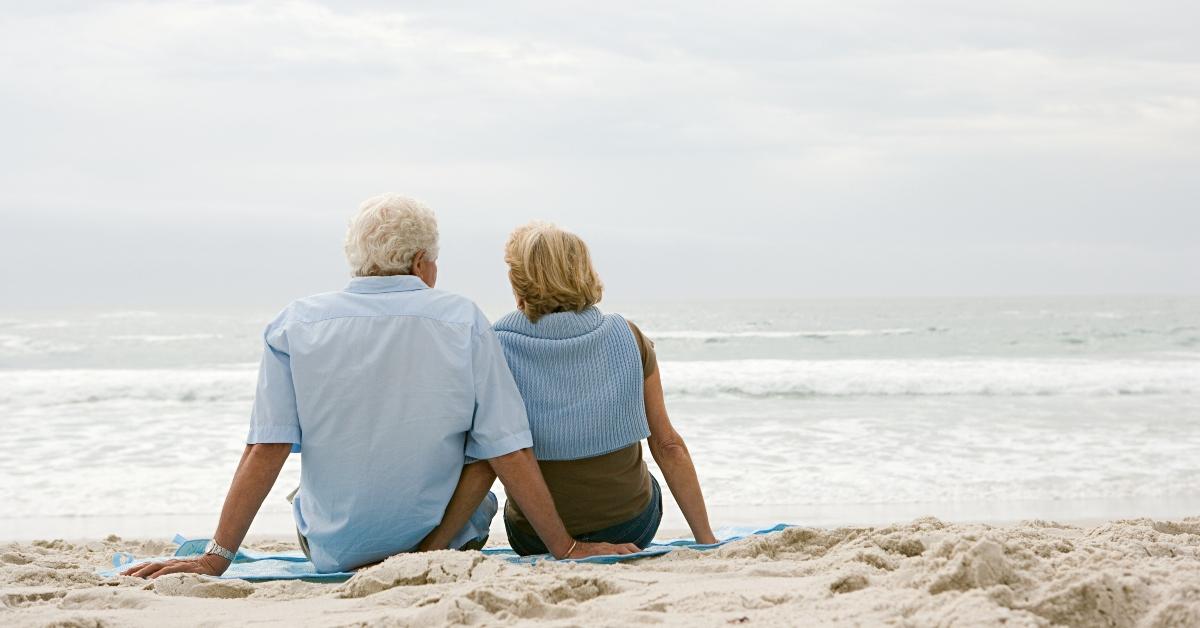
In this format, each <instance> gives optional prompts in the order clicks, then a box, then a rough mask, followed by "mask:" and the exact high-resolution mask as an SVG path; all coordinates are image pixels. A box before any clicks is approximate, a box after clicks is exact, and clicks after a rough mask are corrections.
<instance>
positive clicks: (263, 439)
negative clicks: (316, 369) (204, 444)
mask: <svg viewBox="0 0 1200 628" xmlns="http://www.w3.org/2000/svg"><path fill="white" fill-rule="evenodd" d="M263 339H264V346H263V357H262V364H261V365H260V366H259V368H258V389H257V390H256V391H255V394H254V409H253V410H252V411H251V413H250V433H249V434H248V435H247V436H246V444H247V445H253V444H256V443H291V444H292V452H293V453H295V452H298V451H300V416H299V414H297V412H296V388H295V386H294V385H293V384H292V360H291V356H290V355H288V353H287V342H286V336H285V335H284V333H283V332H282V331H281V330H279V329H278V328H277V327H275V326H274V325H271V326H268V327H267V331H266V333H264V334H263Z"/></svg>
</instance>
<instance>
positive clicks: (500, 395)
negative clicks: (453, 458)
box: [465, 327, 533, 463]
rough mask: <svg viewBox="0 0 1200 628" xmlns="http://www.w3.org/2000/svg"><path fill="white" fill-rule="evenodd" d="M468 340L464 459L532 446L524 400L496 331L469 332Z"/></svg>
mask: <svg viewBox="0 0 1200 628" xmlns="http://www.w3.org/2000/svg"><path fill="white" fill-rule="evenodd" d="M471 343H472V347H471V352H472V356H471V357H472V364H473V366H472V368H473V369H474V375H475V415H474V417H473V418H472V421H471V430H470V431H469V432H468V433H467V446H466V452H465V453H466V459H467V462H468V463H469V462H474V461H476V460H484V459H487V458H495V457H497V456H503V455H505V454H510V453H512V452H514V451H519V450H521V449H526V448H529V447H533V435H532V434H531V433H530V432H529V418H528V417H527V416H526V414H525V401H524V400H522V399H521V392H520V391H519V390H517V383H516V382H515V381H513V376H512V372H511V371H509V370H508V363H507V362H505V361H504V351H503V349H501V348H500V340H499V339H498V338H496V333H495V332H494V331H492V330H491V328H490V327H485V328H483V329H482V330H480V331H479V332H477V333H475V334H474V335H473V338H472V341H471Z"/></svg>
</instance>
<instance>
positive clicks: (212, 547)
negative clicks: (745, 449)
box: [204, 541, 237, 563]
mask: <svg viewBox="0 0 1200 628" xmlns="http://www.w3.org/2000/svg"><path fill="white" fill-rule="evenodd" d="M204 553H205V554H216V555H217V556H220V557H221V558H224V559H225V560H227V561H229V562H231V563H232V562H233V559H235V558H237V554H236V553H234V552H231V551H229V550H227V549H225V548H224V547H221V546H220V545H217V542H216V541H209V542H208V546H207V547H205V548H204Z"/></svg>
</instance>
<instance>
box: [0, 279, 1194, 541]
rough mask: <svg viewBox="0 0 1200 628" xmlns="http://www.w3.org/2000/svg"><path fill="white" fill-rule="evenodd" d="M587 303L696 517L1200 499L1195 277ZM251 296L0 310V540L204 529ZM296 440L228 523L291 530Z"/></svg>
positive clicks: (256, 339) (669, 520) (828, 521)
mask: <svg viewBox="0 0 1200 628" xmlns="http://www.w3.org/2000/svg"><path fill="white" fill-rule="evenodd" d="M602 309H607V305H605V304H602ZM612 310H613V311H618V312H621V313H622V314H624V315H626V317H627V318H630V319H631V320H633V321H635V322H637V323H638V324H639V325H640V326H641V327H642V329H643V330H644V331H645V332H646V334H647V335H648V336H649V337H650V338H651V339H653V340H654V342H655V344H656V349H657V352H658V357H659V360H660V367H661V369H662V377H663V382H664V387H665V390H666V395H667V404H668V409H669V411H670V413H671V417H672V421H673V422H674V424H675V426H676V428H677V429H678V431H679V432H680V433H681V434H682V435H683V436H684V438H685V439H686V441H687V443H688V446H689V449H690V450H691V452H692V456H693V458H694V459H695V461H696V465H697V470H698V473H699V475H700V478H701V482H702V485H703V487H704V491H705V494H706V497H707V500H708V503H709V505H710V511H711V514H712V519H713V522H714V524H716V525H724V524H729V525H734V524H738V525H743V524H757V523H762V524H768V523H775V522H781V521H783V522H789V523H796V524H810V525H835V524H868V523H882V522H891V521H900V520H905V519H911V518H913V517H918V516H923V515H934V516H938V517H942V518H946V519H951V520H961V521H995V522H1004V521H1017V520H1021V519H1031V518H1044V519H1059V520H1072V521H1080V520H1094V519H1106V518H1122V517H1132V516H1154V517H1180V516H1187V515H1200V298H1195V297H1136V298H1134V297H1121V298H1117V297H1108V298H1101V297H1096V298H1078V297H1075V298H1065V297H1064V298H1045V297H1039V298H986V299H985V298H978V299H965V298H963V299H946V298H924V299H841V300H795V301H695V302H672V303H668V302H662V303H628V304H618V305H615V306H613V307H612ZM485 311H487V312H488V314H489V316H492V317H493V318H495V317H497V316H499V315H501V314H503V313H504V309H503V308H499V307H497V308H485ZM273 314H274V313H273V312H271V311H251V310H240V309H236V308H230V309H227V310H220V311H218V310H213V311H204V312H200V311H195V310H191V311H169V310H162V311H82V310H72V311H59V312H50V313H46V312H41V313H22V312H14V311H8V312H0V425H2V426H3V438H2V439H0V490H2V494H0V539H25V538H43V537H69V538H81V537H102V536H106V535H108V534H110V533H117V534H121V535H139V536H170V535H172V534H174V533H175V532H182V533H184V534H187V535H208V534H209V533H211V531H212V528H213V526H214V525H215V522H216V516H217V513H218V512H219V509H220V506H221V502H222V500H223V498H224V494H225V490H226V488H227V487H228V484H229V480H230V478H231V476H232V472H233V469H234V465H235V464H236V462H237V460H238V457H239V455H240V452H241V450H242V447H243V442H244V441H243V439H244V437H245V432H246V429H247V425H248V413H249V410H250V404H251V401H252V399H253V394H254V382H255V375H256V372H255V371H256V366H257V361H258V358H259V352H260V351H261V330H262V328H263V326H264V325H265V324H266V322H267V321H268V320H269V319H270V318H271V317H272V316H273ZM297 458H298V457H297V456H293V457H292V459H291V460H290V461H289V462H288V464H287V465H286V466H285V468H284V471H283V473H282V475H281V478H280V481H279V482H278V484H277V485H276V489H275V491H274V492H273V493H272V495H271V496H270V497H268V499H267V502H266V504H265V505H264V508H263V511H262V514H261V515H260V517H259V519H258V520H257V521H256V523H255V525H254V527H252V529H251V532H252V533H253V534H262V535H288V534H291V532H292V529H293V528H292V526H291V523H290V518H289V511H288V506H287V503H286V502H285V501H284V499H283V496H284V495H285V494H286V493H287V492H288V491H289V490H291V488H293V487H294V486H295V485H296V484H297V481H298V477H299V460H298V459H297ZM655 473H657V470H655ZM660 477H661V476H660ZM497 488H498V489H499V485H497ZM667 502H668V503H667V504H666V506H667V508H666V509H667V513H666V515H665V518H664V529H670V530H676V531H683V530H685V529H686V526H685V525H684V523H683V519H682V517H681V516H680V515H679V513H678V509H677V508H675V507H674V504H673V503H671V502H670V500H669V497H668V498H667ZM497 529H502V526H500V525H499V521H497Z"/></svg>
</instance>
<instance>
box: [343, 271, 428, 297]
mask: <svg viewBox="0 0 1200 628" xmlns="http://www.w3.org/2000/svg"><path fill="white" fill-rule="evenodd" d="M427 289H429V286H427V285H425V282H424V281H421V278H420V277H417V276H416V275H387V276H384V277H355V278H354V279H351V280H350V283H349V285H347V286H346V292H354V293H357V294H376V293H379V292H411V291H413V290H427Z"/></svg>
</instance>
